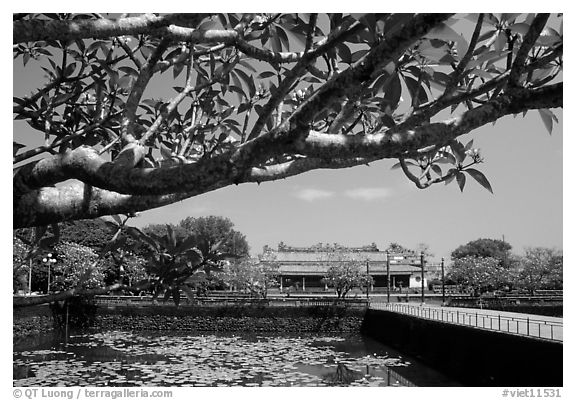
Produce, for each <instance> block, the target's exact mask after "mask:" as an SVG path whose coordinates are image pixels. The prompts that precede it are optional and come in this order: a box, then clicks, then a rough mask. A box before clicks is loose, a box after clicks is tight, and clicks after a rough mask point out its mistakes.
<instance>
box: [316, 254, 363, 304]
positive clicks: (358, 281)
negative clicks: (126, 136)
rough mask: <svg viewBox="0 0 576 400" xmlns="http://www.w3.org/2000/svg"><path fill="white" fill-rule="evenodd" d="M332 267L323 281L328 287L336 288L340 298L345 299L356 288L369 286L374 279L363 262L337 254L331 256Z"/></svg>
mask: <svg viewBox="0 0 576 400" xmlns="http://www.w3.org/2000/svg"><path fill="white" fill-rule="evenodd" d="M330 259H331V260H332V261H331V262H330V265H332V266H331V267H330V268H328V271H327V272H326V276H324V278H323V281H324V282H325V283H326V285H328V287H331V288H334V290H335V291H336V295H337V296H338V298H339V299H344V298H345V297H346V295H347V294H348V292H349V291H350V290H352V289H354V288H367V287H368V286H369V285H372V284H373V283H374V280H373V279H372V277H371V276H370V275H368V274H367V273H366V271H365V270H364V269H363V263H362V262H360V261H357V260H352V259H347V258H345V257H342V256H339V255H337V254H335V255H333V256H332V257H330Z"/></svg>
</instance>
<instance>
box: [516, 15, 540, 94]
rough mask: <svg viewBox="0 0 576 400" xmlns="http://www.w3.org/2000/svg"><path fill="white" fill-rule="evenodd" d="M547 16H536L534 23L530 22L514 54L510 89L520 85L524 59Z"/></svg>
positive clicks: (538, 35)
mask: <svg viewBox="0 0 576 400" xmlns="http://www.w3.org/2000/svg"><path fill="white" fill-rule="evenodd" d="M549 16H550V14H538V15H536V17H535V18H534V21H532V25H530V28H529V29H528V33H526V35H525V36H524V40H523V41H522V44H521V45H520V49H519V50H518V53H516V59H515V60H514V63H513V64H512V69H511V70H510V80H509V86H510V87H516V86H518V85H519V84H520V77H521V76H522V73H523V72H524V64H525V62H526V58H528V53H529V52H530V50H531V49H532V47H533V46H534V44H535V43H536V40H538V38H539V37H540V33H541V32H542V30H543V29H544V26H545V25H546V21H548V17H549Z"/></svg>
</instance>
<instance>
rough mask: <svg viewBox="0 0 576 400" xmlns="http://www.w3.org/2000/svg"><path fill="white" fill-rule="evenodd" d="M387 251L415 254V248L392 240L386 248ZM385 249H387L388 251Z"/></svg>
mask: <svg viewBox="0 0 576 400" xmlns="http://www.w3.org/2000/svg"><path fill="white" fill-rule="evenodd" d="M386 250H387V251H389V252H390V253H397V254H414V250H410V249H408V248H406V247H404V246H402V245H401V244H399V243H396V242H391V243H390V244H389V245H388V247H387V248H386ZM386 250H385V251H386Z"/></svg>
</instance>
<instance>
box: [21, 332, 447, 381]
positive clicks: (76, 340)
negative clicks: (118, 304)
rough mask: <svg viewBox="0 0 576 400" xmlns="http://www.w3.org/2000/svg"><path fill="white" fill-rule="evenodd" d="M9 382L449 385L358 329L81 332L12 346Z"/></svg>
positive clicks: (435, 373) (425, 368)
mask: <svg viewBox="0 0 576 400" xmlns="http://www.w3.org/2000/svg"><path fill="white" fill-rule="evenodd" d="M13 366H14V376H13V377H14V386H98V387H102V386H456V385H457V383H456V382H454V381H452V380H450V379H448V378H446V377H445V376H444V375H442V374H440V373H438V372H437V371H434V370H433V369H430V368H428V367H426V366H425V365H423V364H421V363H419V362H418V361H416V360H414V359H411V358H408V357H404V356H402V355H401V354H400V353H398V352H397V351H395V350H393V349H392V348H389V347H387V346H384V345H382V344H380V343H378V342H376V341H374V340H372V339H370V338H367V337H364V336H362V335H357V334H355V335H346V336H337V335H317V334H298V335H278V334H268V333H258V334H256V333H246V334H240V335H239V334H237V333H236V334H232V333H213V334H203V335H202V334H189V333H169V334H167V333H164V332H157V331H154V332H123V331H109V332H103V333H96V332H94V333H82V334H76V335H72V336H70V337H69V338H68V340H67V341H66V342H62V341H61V340H57V339H51V338H49V337H44V338H40V340H36V342H35V343H34V342H28V343H20V344H18V345H16V346H15V347H14V363H13Z"/></svg>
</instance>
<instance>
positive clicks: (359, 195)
mask: <svg viewBox="0 0 576 400" xmlns="http://www.w3.org/2000/svg"><path fill="white" fill-rule="evenodd" d="M345 194H346V196H348V197H350V198H352V199H357V200H364V201H374V200H380V199H385V198H388V197H390V196H392V194H393V192H392V190H390V189H388V188H381V187H372V188H371V187H367V188H356V189H350V190H347V191H346V193H345Z"/></svg>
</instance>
